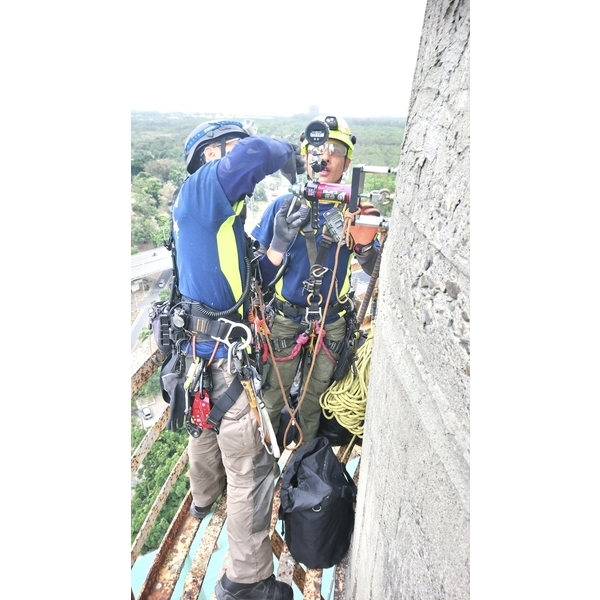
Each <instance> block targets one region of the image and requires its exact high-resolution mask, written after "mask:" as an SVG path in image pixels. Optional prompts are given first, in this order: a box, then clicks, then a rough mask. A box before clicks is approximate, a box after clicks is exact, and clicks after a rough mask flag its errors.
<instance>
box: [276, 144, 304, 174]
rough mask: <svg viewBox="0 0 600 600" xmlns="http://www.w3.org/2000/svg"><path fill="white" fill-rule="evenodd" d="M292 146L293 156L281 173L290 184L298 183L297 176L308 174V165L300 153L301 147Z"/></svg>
mask: <svg viewBox="0 0 600 600" xmlns="http://www.w3.org/2000/svg"><path fill="white" fill-rule="evenodd" d="M290 146H291V148H292V155H291V156H290V158H289V160H288V161H287V162H286V163H285V165H283V167H281V169H279V171H280V173H281V174H282V175H283V176H284V177H285V178H286V179H287V180H288V181H289V182H290V183H296V175H302V173H306V164H305V162H304V157H303V156H302V154H301V152H300V146H298V144H290Z"/></svg>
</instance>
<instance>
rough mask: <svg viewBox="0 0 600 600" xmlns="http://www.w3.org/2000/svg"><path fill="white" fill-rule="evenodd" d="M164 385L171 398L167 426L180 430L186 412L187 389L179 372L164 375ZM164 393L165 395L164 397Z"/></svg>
mask: <svg viewBox="0 0 600 600" xmlns="http://www.w3.org/2000/svg"><path fill="white" fill-rule="evenodd" d="M162 386H163V389H164V391H165V392H166V394H167V395H168V398H169V419H168V421H167V425H166V428H167V429H168V430H169V431H179V430H180V429H181V428H182V427H183V420H184V413H185V393H186V392H185V390H184V389H183V383H182V380H181V378H180V377H179V376H178V374H177V373H169V374H168V375H163V376H162ZM164 395H165V394H164V393H163V397H164Z"/></svg>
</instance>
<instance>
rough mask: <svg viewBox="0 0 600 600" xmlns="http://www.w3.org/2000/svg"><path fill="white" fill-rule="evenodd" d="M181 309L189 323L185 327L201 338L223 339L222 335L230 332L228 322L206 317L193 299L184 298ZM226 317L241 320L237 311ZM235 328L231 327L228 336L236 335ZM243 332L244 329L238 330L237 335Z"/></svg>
mask: <svg viewBox="0 0 600 600" xmlns="http://www.w3.org/2000/svg"><path fill="white" fill-rule="evenodd" d="M182 305H183V309H184V310H185V312H186V314H187V315H188V317H189V323H188V327H187V329H188V330H189V331H191V332H192V333H193V334H199V337H200V338H202V339H209V338H220V339H224V336H225V335H226V334H227V333H229V332H230V329H231V325H230V324H229V323H224V322H223V321H218V320H217V319H215V318H211V317H208V316H207V315H206V313H205V312H204V311H203V310H202V309H201V307H200V305H199V303H198V302H194V301H193V300H188V299H184V301H183V303H182ZM224 318H226V319H227V320H228V321H233V322H235V323H240V322H241V320H242V319H241V317H240V315H239V313H233V314H231V315H227V317H224ZM236 333H237V331H236V328H235V327H234V328H233V329H231V335H230V336H229V337H236ZM244 334H245V330H243V329H240V330H239V334H238V335H239V336H242V335H244Z"/></svg>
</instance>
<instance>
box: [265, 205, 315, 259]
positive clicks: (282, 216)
mask: <svg viewBox="0 0 600 600" xmlns="http://www.w3.org/2000/svg"><path fill="white" fill-rule="evenodd" d="M292 202H294V203H295V204H294V207H293V208H292V212H291V214H290V215H289V216H288V212H289V210H290V206H291V203H292ZM309 218H310V208H309V207H308V205H307V204H304V203H301V202H300V200H296V198H294V197H293V196H292V197H291V198H288V199H287V200H284V202H283V204H282V205H281V208H280V209H279V210H278V211H277V214H276V215H275V221H274V229H273V239H272V240H271V248H273V250H275V251H276V252H281V253H282V254H283V253H284V252H285V251H286V250H287V248H288V246H289V245H290V242H291V241H292V240H293V239H294V237H295V236H296V234H297V233H298V231H299V230H300V228H301V227H303V226H304V225H306V223H308V220H309Z"/></svg>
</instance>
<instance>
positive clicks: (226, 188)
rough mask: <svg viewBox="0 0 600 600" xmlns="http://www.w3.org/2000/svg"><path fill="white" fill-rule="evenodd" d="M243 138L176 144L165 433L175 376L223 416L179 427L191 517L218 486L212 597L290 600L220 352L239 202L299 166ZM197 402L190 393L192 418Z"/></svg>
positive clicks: (254, 434)
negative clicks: (173, 318)
mask: <svg viewBox="0 0 600 600" xmlns="http://www.w3.org/2000/svg"><path fill="white" fill-rule="evenodd" d="M253 133H254V131H252V130H251V129H249V128H248V126H247V125H245V124H242V123H241V122H238V121H233V120H232V121H211V122H206V123H202V124H200V125H198V127H196V128H195V129H194V130H193V131H192V132H191V133H190V135H189V136H188V138H187V140H186V143H185V152H184V154H185V162H186V165H187V170H188V172H189V174H190V175H189V177H188V178H187V179H186V180H185V181H184V183H183V184H182V186H181V189H180V190H179V193H178V194H177V197H176V199H175V202H174V205H173V222H172V230H173V231H172V235H173V245H174V256H175V263H176V268H175V274H176V285H177V288H178V292H179V295H180V296H179V303H178V304H177V308H176V309H175V310H177V309H181V310H182V311H184V316H182V319H187V321H182V322H187V323H188V325H187V326H186V327H185V328H186V330H187V331H188V332H190V331H191V333H192V336H191V339H187V340H185V341H184V342H183V343H182V347H183V348H184V351H185V352H187V358H186V359H185V363H186V364H185V369H179V370H178V371H176V372H174V373H172V374H171V375H169V373H168V372H167V373H165V372H164V370H163V373H162V375H161V379H162V381H163V384H164V387H165V388H167V389H168V390H171V391H172V393H171V394H170V404H171V407H170V409H171V410H170V413H171V414H170V417H169V423H168V427H169V429H179V428H181V427H182V424H183V419H184V406H183V405H184V398H185V395H184V394H182V388H181V385H182V381H183V379H182V374H183V378H184V379H186V382H185V385H184V389H185V390H186V392H187V390H188V389H189V387H187V388H186V387H185V386H186V385H187V386H189V383H190V380H194V379H195V380H198V378H200V381H202V382H203V383H201V384H200V385H199V388H198V389H199V390H204V388H206V390H207V391H209V393H210V405H211V406H212V405H213V404H214V405H215V406H217V407H218V406H224V408H223V409H222V411H221V414H220V416H219V418H218V419H216V420H211V419H210V418H209V419H208V422H209V423H210V424H212V425H214V428H208V427H207V428H202V429H201V431H200V430H199V429H198V427H197V423H198V419H199V418H200V419H201V417H196V421H195V422H196V425H194V424H192V425H191V426H188V425H189V423H188V424H187V425H186V426H188V431H190V438H189V443H188V455H189V464H190V487H191V492H192V497H193V501H192V505H191V513H192V515H193V516H194V517H196V518H197V519H202V518H204V517H205V516H206V515H207V514H208V513H209V512H210V509H211V507H212V504H213V503H214V502H215V500H216V499H217V498H218V497H219V495H220V494H221V493H223V491H224V490H225V488H226V486H227V535H228V540H229V555H230V561H229V564H228V566H227V570H226V572H225V574H224V575H223V577H222V578H221V579H220V580H219V581H218V583H217V586H216V590H215V592H216V597H217V598H218V599H219V600H226V599H231V600H233V599H234V598H235V599H237V600H258V599H259V598H260V599H261V600H262V599H268V600H292V598H293V592H292V588H291V587H290V586H289V585H287V584H286V583H283V582H280V581H276V580H275V577H274V575H273V551H272V548H271V541H270V538H269V529H270V521H271V511H272V503H273V493H274V477H275V475H274V459H273V456H272V455H271V454H269V452H268V451H267V448H266V446H265V445H264V444H263V443H262V442H261V438H260V434H259V430H258V424H257V421H256V419H255V418H254V415H253V413H252V411H251V407H250V405H249V402H248V397H247V396H246V392H245V391H244V390H243V389H241V388H239V387H238V388H235V386H234V385H233V384H234V380H235V378H236V375H235V369H233V368H231V372H230V369H229V368H228V366H229V367H232V365H231V364H228V350H229V349H230V348H231V345H232V343H234V342H235V341H236V340H241V341H244V338H245V337H247V334H246V333H245V332H248V331H249V330H248V329H245V328H244V315H247V309H248V287H249V278H250V277H251V268H250V263H251V262H252V255H251V250H250V247H249V244H248V242H247V239H248V240H249V238H247V236H246V235H245V233H244V223H243V219H244V218H245V198H246V196H249V195H251V194H252V192H253V190H254V186H255V185H256V184H257V183H258V182H260V181H261V180H262V179H264V177H265V176H266V175H269V174H271V173H274V172H276V171H278V170H281V172H282V173H283V174H284V175H288V177H289V176H290V175H289V173H291V172H292V171H294V172H295V171H299V172H303V171H304V159H303V157H302V156H301V154H300V148H299V146H294V145H293V144H290V143H289V142H286V141H283V140H276V139H272V138H268V137H264V136H256V135H253ZM246 341H247V340H246ZM198 369H199V370H198ZM169 377H171V379H173V381H171V382H169ZM240 389H241V391H240ZM232 390H236V391H235V392H232ZM199 399H201V395H200V392H197V394H196V397H195V399H194V405H193V411H195V410H196V404H195V403H196V401H198V400H199ZM223 403H225V404H223ZM213 410H216V409H214V407H213ZM193 414H194V415H195V414H196V413H195V412H193ZM211 414H213V411H212V410H211ZM186 415H187V413H186ZM190 427H192V428H191V429H190ZM194 427H195V429H194ZM197 430H198V431H200V433H201V435H200V433H198V431H197Z"/></svg>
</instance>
